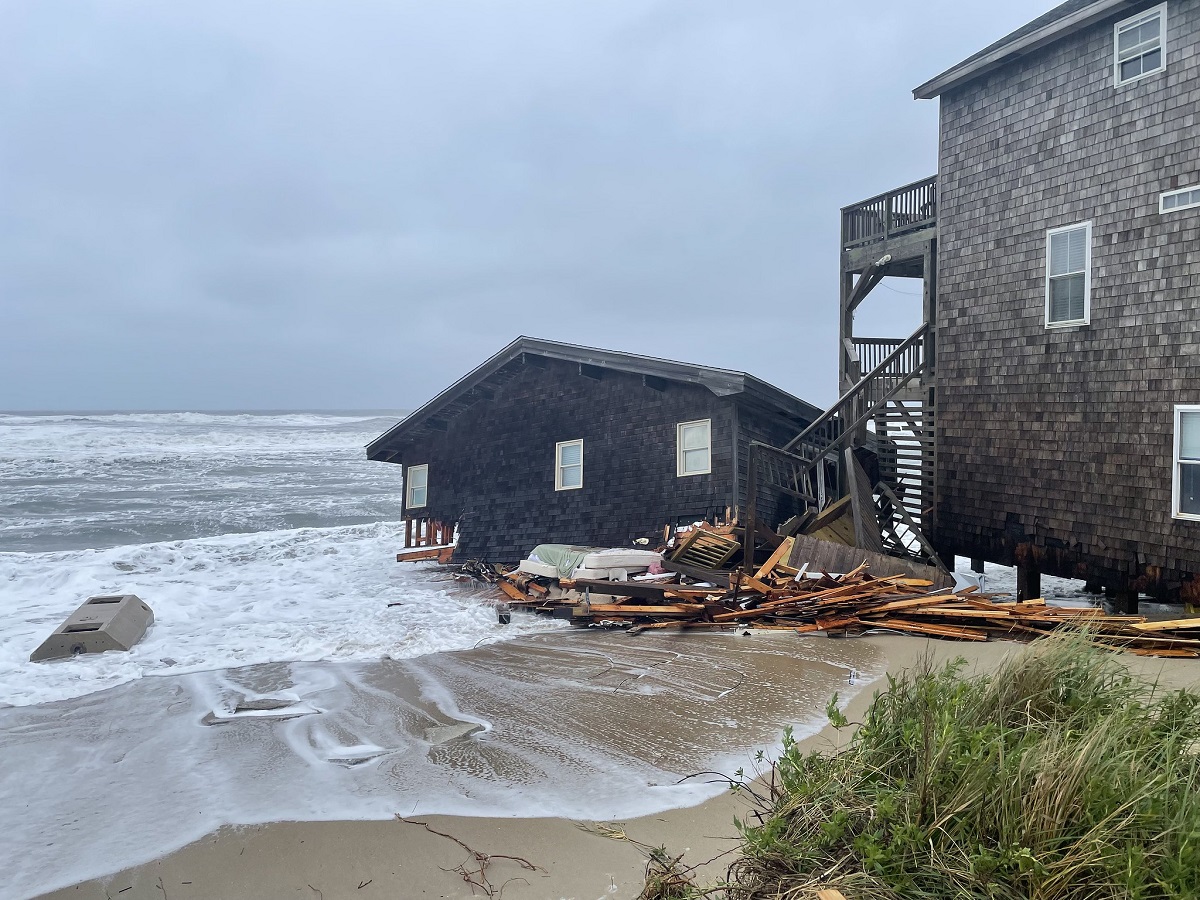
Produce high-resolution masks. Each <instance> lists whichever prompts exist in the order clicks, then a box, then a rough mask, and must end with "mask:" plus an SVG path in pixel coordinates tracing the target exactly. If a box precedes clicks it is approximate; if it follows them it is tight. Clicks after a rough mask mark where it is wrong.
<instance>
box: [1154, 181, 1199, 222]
mask: <svg viewBox="0 0 1200 900" xmlns="http://www.w3.org/2000/svg"><path fill="white" fill-rule="evenodd" d="M1191 193H1195V194H1200V184H1192V185H1188V186H1187V187H1181V188H1176V189H1175V190H1173V191H1163V192H1162V193H1161V194H1159V195H1158V212H1159V215H1164V216H1165V215H1168V214H1170V213H1176V212H1179V211H1181V210H1184V209H1195V208H1196V207H1198V206H1200V200H1196V201H1194V202H1192V203H1184V204H1183V205H1182V206H1172V207H1171V208H1170V209H1167V205H1166V204H1167V198H1168V197H1176V196H1178V195H1180V194H1191Z"/></svg>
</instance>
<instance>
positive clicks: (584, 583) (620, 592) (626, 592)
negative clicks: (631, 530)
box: [559, 578, 680, 600]
mask: <svg viewBox="0 0 1200 900" xmlns="http://www.w3.org/2000/svg"><path fill="white" fill-rule="evenodd" d="M559 586H560V587H561V586H562V582H561V581H560V582H559ZM571 587H572V588H574V589H575V590H577V591H582V590H583V589H584V588H590V589H591V590H593V591H596V592H597V593H601V594H611V595H612V596H614V597H635V598H637V599H639V600H661V599H663V595H664V594H666V593H667V592H668V591H670V590H672V589H679V587H680V586H679V585H677V584H657V583H655V582H652V581H604V580H602V579H599V578H576V579H575V580H574V581H573V582H571Z"/></svg>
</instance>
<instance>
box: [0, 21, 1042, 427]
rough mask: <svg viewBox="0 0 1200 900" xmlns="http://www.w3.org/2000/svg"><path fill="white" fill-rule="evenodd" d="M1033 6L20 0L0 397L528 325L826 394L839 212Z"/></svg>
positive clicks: (484, 343)
mask: <svg viewBox="0 0 1200 900" xmlns="http://www.w3.org/2000/svg"><path fill="white" fill-rule="evenodd" d="M1047 6H1048V3H1047V2H1046V0H1037V2H1034V0H1020V2H1014V3H1011V4H1006V5H1005V6H1004V8H1003V10H1002V11H997V9H996V8H995V7H994V6H993V5H983V4H980V5H979V6H978V7H976V6H975V5H973V4H972V5H968V4H962V3H956V2H951V0H929V2H925V3H920V4H918V3H916V2H890V3H889V2H882V0H870V2H859V3H853V4H841V5H835V6H834V7H832V8H831V7H827V6H825V5H821V6H817V5H815V4H797V3H795V2H786V0H759V2H744V3H729V2H715V0H674V2H665V0H603V2H592V3H582V2H563V0H528V2H520V0H506V2H502V3H500V2H484V0H475V2H462V0H426V2H423V3H406V2H397V0H362V2H355V3H337V4H335V3H316V2H284V0H277V2H256V3H249V4H248V3H240V2H238V3H234V2H210V3H199V2H179V3H171V4H158V3H148V2H147V3H142V2H131V0H130V2H115V0H112V2H102V3H94V4H93V3H70V2H62V3H53V4H47V3H38V2H33V0H27V2H14V3H9V4H5V5H3V6H0V122H2V123H3V125H0V337H2V338H3V347H4V352H3V353H0V408H68V407H69V408H86V407H97V408H114V407H120V408H165V407H171V408H177V407H183V408H187V407H190V408H232V407H251V408H255V407H342V408H348V407H388V406H390V407H403V406H415V405H417V404H419V403H420V402H422V401H424V400H425V399H427V398H428V397H429V396H431V395H432V394H434V393H436V392H437V391H438V390H439V389H440V388H442V387H444V386H445V385H446V384H448V383H449V382H451V381H453V380H454V379H456V378H457V377H458V376H459V375H461V374H462V373H463V372H464V371H466V370H467V369H469V368H470V367H472V366H474V365H475V364H477V363H478V362H480V361H482V360H483V359H484V358H485V357H486V356H488V355H489V354H491V353H492V352H494V351H495V350H497V349H498V348H499V347H500V346H502V345H503V344H505V343H506V342H507V341H508V340H510V339H511V338H513V337H515V336H516V335H517V334H521V333H525V334H533V335H537V336H540V337H547V338H553V339H559V340H568V341H577V342H580V343H587V344H594V345H599V346H605V347H610V348H613V349H622V350H631V351H635V352H643V353H650V354H657V355H661V356H665V357H670V358H677V359H685V360H690V361H696V362H707V363H711V364H714V365H721V366H726V367H730V368H740V369H746V370H748V371H751V372H753V373H755V374H757V375H759V376H760V377H764V378H767V379H768V380H771V381H773V382H775V383H776V384H778V385H779V386H781V387H783V388H785V389H788V390H791V391H793V392H794V393H797V394H799V395H801V396H803V397H805V398H806V399H809V400H811V401H813V402H815V403H819V404H825V403H827V402H828V401H829V400H831V399H832V396H833V391H834V382H835V372H834V365H835V363H834V360H835V357H834V337H835V335H836V328H837V324H836V290H837V239H838V238H837V231H838V219H837V209H838V208H839V207H840V206H842V205H845V204H847V203H849V202H852V201H854V200H858V199H861V198H863V197H866V196H869V195H871V194H873V193H877V192H879V191H881V190H886V189H887V188H890V187H895V186H898V185H900V184H902V183H905V182H907V181H911V180H914V179H916V178H920V177H922V176H924V175H927V174H929V173H931V172H933V171H934V169H935V167H936V155H937V151H936V112H937V110H936V105H935V104H932V103H917V102H915V101H913V100H912V99H911V94H910V93H909V91H910V89H911V88H912V87H913V86H914V85H916V84H917V83H919V82H921V81H923V80H925V79H926V78H928V77H929V76H931V75H933V74H936V73H937V72H938V71H940V70H942V69H944V68H946V67H947V66H949V65H951V64H953V63H954V62H956V61H957V60H958V59H961V58H963V57H965V56H967V55H969V54H970V53H972V52H974V51H975V50H977V49H979V48H980V47H981V46H983V45H984V44H986V43H988V42H990V41H991V40H993V39H995V38H996V37H999V36H1000V35H1001V34H1002V33H1004V32H1006V31H1008V30H1010V29H1011V28H1014V27H1016V26H1018V25H1020V24H1022V23H1023V22H1025V21H1027V20H1029V19H1031V18H1033V17H1034V16H1036V15H1038V14H1039V13H1041V12H1043V11H1045V9H1046V7H1047ZM896 287H897V289H899V290H908V289H912V290H915V287H911V286H906V285H904V284H899V285H897V286H896ZM895 300H896V302H895V304H890V303H888V302H887V298H886V297H880V298H875V299H873V300H872V304H873V306H872V307H871V310H872V315H873V316H877V317H878V322H877V324H878V329H877V330H878V333H880V334H906V333H907V332H908V331H909V330H911V327H912V325H913V324H914V323H912V322H911V321H910V319H911V316H912V314H913V309H914V307H913V304H912V303H911V302H910V300H909V299H908V298H905V297H904V296H903V295H902V294H896V295H895Z"/></svg>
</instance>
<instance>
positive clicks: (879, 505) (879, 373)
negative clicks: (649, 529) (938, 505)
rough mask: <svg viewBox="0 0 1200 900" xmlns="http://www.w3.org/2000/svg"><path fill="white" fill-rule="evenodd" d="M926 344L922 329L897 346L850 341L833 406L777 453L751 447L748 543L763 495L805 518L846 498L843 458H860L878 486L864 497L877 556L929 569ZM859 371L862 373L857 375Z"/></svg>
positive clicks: (930, 411)
mask: <svg viewBox="0 0 1200 900" xmlns="http://www.w3.org/2000/svg"><path fill="white" fill-rule="evenodd" d="M930 340H931V333H930V328H929V326H928V324H923V325H922V326H921V327H920V328H918V329H917V330H916V331H914V332H913V333H912V334H911V335H910V336H909V337H907V338H905V339H903V340H892V339H881V338H859V339H857V340H852V341H848V342H847V343H848V344H850V345H851V346H848V347H847V348H846V351H847V353H848V354H849V356H850V360H851V363H852V367H851V371H850V373H849V374H850V376H851V377H849V378H848V379H847V382H848V386H847V388H846V389H845V391H844V392H843V394H842V396H841V397H839V398H838V400H837V402H836V403H834V405H833V406H831V407H830V408H829V409H827V410H826V411H825V412H824V414H822V415H821V416H820V417H819V418H818V419H817V420H816V421H814V422H813V423H812V424H810V425H809V426H808V428H806V429H805V430H804V431H803V432H801V433H800V434H798V435H797V436H796V437H795V438H793V439H792V440H791V441H789V442H788V443H787V444H785V445H783V446H782V447H772V446H770V445H768V444H764V443H760V442H757V441H756V442H752V443H751V445H750V458H749V475H748V484H747V504H746V506H747V509H746V516H745V518H746V523H745V524H746V526H747V534H753V533H754V529H755V527H756V525H757V507H758V498H759V497H760V496H761V492H762V491H764V490H774V491H779V492H782V493H784V494H786V495H789V496H791V497H794V498H796V499H798V500H799V501H801V502H802V503H803V504H804V505H805V506H806V507H807V508H808V509H810V510H813V511H820V510H822V509H824V508H825V507H826V506H828V505H829V504H830V503H832V502H834V501H835V500H837V499H839V498H840V497H842V496H843V495H845V494H846V493H847V492H848V491H849V490H850V485H849V483H848V482H849V480H850V479H849V478H848V474H847V468H848V465H847V462H846V456H845V454H846V451H854V450H859V451H860V454H861V450H862V449H864V448H865V449H866V450H867V451H870V452H871V453H873V454H874V459H875V460H877V461H878V473H877V474H878V478H877V479H875V478H870V483H869V484H868V485H866V486H865V487H866V489H867V490H869V491H870V494H869V496H870V498H871V499H870V503H871V505H872V510H873V512H874V513H875V515H876V517H877V518H878V521H879V532H880V536H881V539H882V544H883V549H884V551H885V552H887V553H890V554H892V555H896V556H904V557H909V558H913V559H919V560H922V561H926V562H929V561H933V560H936V554H935V553H934V551H933V548H932V547H931V546H930V545H929V543H928V541H927V540H926V539H925V537H924V535H923V533H922V531H923V530H924V529H925V527H926V526H927V525H928V524H929V523H930V521H931V516H932V513H933V508H934V466H935V462H936V459H935V449H936V448H935V443H934V406H933V389H932V386H931V385H930V384H929V379H928V378H926V377H925V376H926V374H927V371H928V365H927V363H928V360H929V358H930V354H929V347H928V344H929V342H930ZM864 363H866V364H867V365H869V366H870V369H869V371H867V372H866V373H865V374H860V372H861V369H862V368H863V364H864ZM856 376H857V377H856ZM862 455H865V456H866V458H867V459H870V458H871V455H870V453H868V454H862ZM872 468H873V467H872ZM870 474H871V475H874V474H875V473H874V472H872V473H870ZM860 490H861V488H860ZM863 496H864V497H865V496H867V495H863ZM864 502H866V501H865V500H864ZM772 524H777V523H772ZM939 564H940V563H939Z"/></svg>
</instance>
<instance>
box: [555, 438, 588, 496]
mask: <svg viewBox="0 0 1200 900" xmlns="http://www.w3.org/2000/svg"><path fill="white" fill-rule="evenodd" d="M581 487H583V440H582V439H580V440H578V441H561V442H559V443H557V444H555V445H554V489H555V490H556V491H572V490H575V489H576V488H581Z"/></svg>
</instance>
